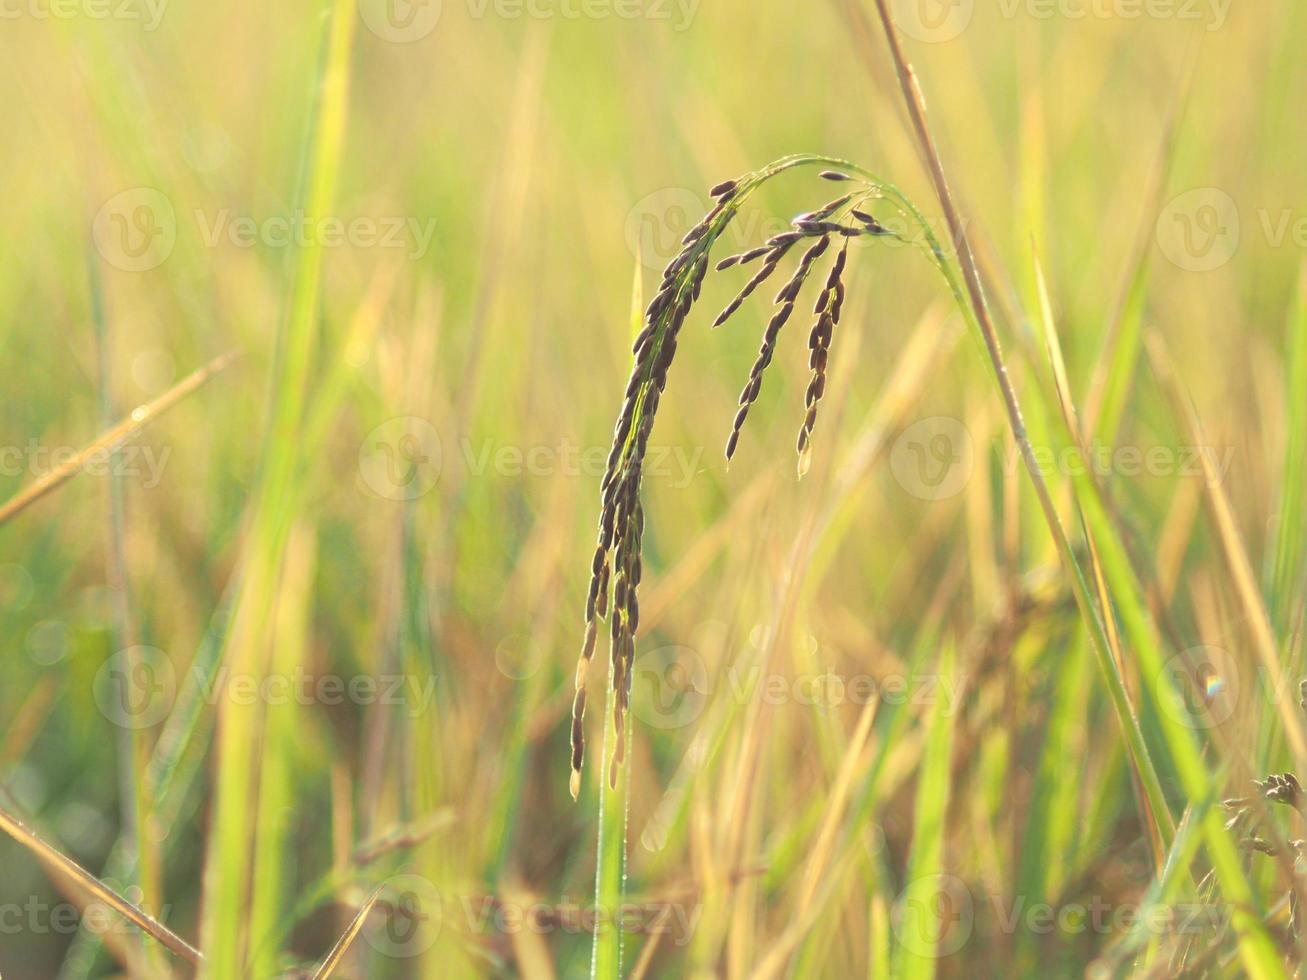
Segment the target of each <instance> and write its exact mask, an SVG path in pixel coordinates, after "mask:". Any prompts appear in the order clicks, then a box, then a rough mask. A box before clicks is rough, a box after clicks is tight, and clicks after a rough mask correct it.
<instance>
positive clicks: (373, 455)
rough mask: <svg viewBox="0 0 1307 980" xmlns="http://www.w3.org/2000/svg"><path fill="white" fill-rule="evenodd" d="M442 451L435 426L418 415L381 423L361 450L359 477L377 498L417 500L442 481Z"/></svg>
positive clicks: (400, 417) (366, 438)
mask: <svg viewBox="0 0 1307 980" xmlns="http://www.w3.org/2000/svg"><path fill="white" fill-rule="evenodd" d="M441 465H442V451H441V445H440V434H439V433H437V432H436V429H435V426H433V425H432V424H431V423H430V422H428V421H427V420H426V419H424V418H419V417H417V416H415V415H402V416H399V417H398V418H393V419H390V420H389V421H386V422H383V423H381V425H379V426H377V427H376V428H375V429H373V430H372V431H371V432H369V433H368V434H367V436H366V437H365V438H364V439H363V443H362V445H360V446H359V461H358V466H359V477H360V479H362V481H363V485H364V486H365V487H366V488H367V489H368V490H369V491H370V492H371V493H372V494H374V495H375V496H377V497H382V498H384V499H386V500H415V499H417V498H418V497H421V496H422V495H423V494H426V493H428V492H429V491H430V490H431V488H432V487H434V486H435V485H436V482H437V481H438V480H439V479H440V471H441Z"/></svg>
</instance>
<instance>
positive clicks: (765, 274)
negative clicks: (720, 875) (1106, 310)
mask: <svg viewBox="0 0 1307 980" xmlns="http://www.w3.org/2000/svg"><path fill="white" fill-rule="evenodd" d="M810 166H820V167H826V168H834V169H825V170H823V171H822V172H821V174H820V176H821V177H822V178H824V179H826V180H830V181H835V182H839V183H846V184H850V185H852V188H853V189H852V191H851V192H849V193H846V194H845V195H844V196H843V197H840V198H839V199H837V200H835V201H832V202H830V203H828V204H826V205H824V206H822V207H820V208H818V209H817V210H815V211H811V212H808V213H806V214H802V215H799V216H798V217H796V218H795V219H793V221H792V222H791V230H789V231H786V232H783V233H781V234H779V235H775V236H773V237H772V238H770V239H768V240H767V241H766V242H765V243H764V244H763V245H761V246H759V247H757V248H753V249H750V250H749V251H747V252H744V253H741V254H739V255H732V256H728V257H726V258H725V259H723V260H721V261H720V262H719V263H718V265H717V269H718V270H719V271H725V270H727V269H730V268H732V267H734V266H737V265H739V266H744V265H749V264H751V263H753V262H755V261H757V260H762V265H761V267H760V269H759V270H758V272H757V273H755V274H754V275H753V277H752V278H750V279H749V280H748V281H747V282H746V283H745V285H744V287H743V288H742V289H741V290H740V293H739V294H738V295H737V296H736V297H735V299H733V300H732V301H731V302H730V304H728V305H727V307H726V308H725V309H724V310H723V311H722V312H721V313H720V314H719V315H718V316H717V318H716V320H715V321H714V323H713V326H714V327H718V326H721V325H722V324H723V323H725V322H726V321H727V320H728V319H729V318H730V317H731V316H732V315H733V314H734V313H735V312H736V311H737V310H738V309H739V308H740V307H741V305H742V304H743V302H744V300H745V299H746V298H747V297H748V296H749V295H751V294H752V293H753V292H754V291H755V290H756V289H757V288H758V287H759V286H761V285H762V284H763V283H764V282H766V281H767V280H768V279H769V278H770V277H771V276H772V274H773V273H774V272H775V271H776V269H777V268H778V267H779V265H780V264H781V262H782V261H783V260H784V259H785V257H786V256H787V255H788V254H789V253H790V252H791V250H792V249H794V247H795V246H796V245H799V244H800V243H805V244H806V246H807V247H806V249H805V251H804V253H803V255H802V257H801V258H800V259H799V262H798V264H797V268H796V269H795V271H794V273H793V275H792V276H791V277H790V279H789V280H788V281H787V282H786V284H785V285H784V286H782V287H781V289H780V291H779V292H778V293H777V294H776V297H775V299H774V301H773V304H774V306H775V312H774V313H773V315H772V317H771V320H770V321H769V323H768V325H767V328H766V330H765V332H764V334H763V339H762V344H761V346H760V348H759V352H758V358H757V360H756V361H755V362H754V366H753V369H752V371H751V372H750V374H749V379H748V381H747V382H746V384H745V386H744V390H743V392H742V393H741V395H740V408H739V411H738V412H737V413H736V416H735V419H734V421H733V423H732V426H731V431H730V435H729V436H728V438H727V442H726V458H727V459H728V460H729V459H730V458H731V457H732V456H733V455H734V454H735V451H736V449H737V447H738V444H739V435H740V430H741V427H742V426H743V425H744V421H745V419H746V418H747V416H748V412H749V408H750V406H751V405H752V404H753V402H754V401H755V400H756V399H757V397H758V394H759V392H760V391H761V388H762V379H763V374H764V372H765V371H766V369H767V367H768V365H769V364H770V363H771V360H772V357H773V354H774V352H775V347H776V341H777V338H778V336H779V334H780V331H781V329H782V327H784V326H785V324H786V323H787V322H788V320H789V319H790V316H791V315H792V313H793V311H794V306H795V303H796V301H797V299H798V296H799V293H800V291H801V290H802V288H803V286H804V284H805V283H806V281H807V279H808V277H809V274H810V273H811V271H812V269H813V267H814V265H815V264H816V262H817V260H818V259H820V258H821V257H822V255H823V254H824V253H825V252H826V251H827V250H828V248H829V246H830V244H831V241H832V239H833V238H837V237H838V238H842V239H844V244H843V246H842V247H841V248H840V250H839V251H838V252H837V253H836V257H835V258H834V260H833V262H832V265H831V268H830V272H829V274H828V276H827V278H826V281H825V285H824V287H823V288H822V290H821V293H820V294H819V296H818V298H817V302H816V304H815V306H814V315H815V316H816V317H817V321H816V324H815V326H814V327H813V329H812V332H811V334H810V337H809V348H810V350H811V354H810V357H809V366H810V368H811V369H812V371H813V377H812V381H811V383H810V384H809V386H808V389H807V393H806V396H805V410H806V414H805V417H804V421H803V426H802V429H801V431H800V436H799V445H798V450H799V473H800V475H802V474H803V473H804V472H805V471H806V469H807V465H808V459H809V455H810V452H811V437H812V429H813V426H814V424H815V422H816V417H817V405H818V403H819V402H820V400H821V396H822V394H823V392H824V390H825V378H826V363H827V359H828V357H829V351H830V345H831V339H832V336H833V332H834V327H835V324H836V323H837V322H838V320H839V316H840V312H841V308H842V306H843V301H844V280H843V277H844V275H845V271H846V263H847V257H848V241H849V239H852V238H859V237H870V238H877V237H882V236H885V237H892V238H895V239H897V240H899V241H909V242H911V243H913V244H916V245H918V246H919V247H921V248H922V249H923V251H925V253H926V254H927V256H928V257H929V258H930V260H931V261H932V262H933V263H934V264H935V265H936V266H937V267H938V268H939V270H940V271H941V273H943V275H944V276H945V278H946V280H948V282H949V284H950V287H951V289H952V290H953V293H954V295H955V296H956V297H959V298H960V297H961V290H960V287H959V286H958V284H957V280H956V277H955V276H954V273H953V271H952V269H951V268H950V267H949V264H948V262H947V260H946V259H945V257H944V252H943V250H942V249H941V248H940V246H939V243H938V241H937V240H936V239H935V237H934V235H933V233H932V232H931V230H930V227H929V225H928V224H927V223H926V221H925V219H924V218H923V217H922V215H921V214H920V212H919V211H917V209H916V208H915V207H914V206H913V205H912V203H911V202H910V201H909V200H908V199H907V198H906V197H905V196H904V195H903V194H902V192H901V191H899V190H898V188H896V187H895V186H894V185H893V184H890V183H888V182H886V181H884V180H881V179H880V178H879V177H877V176H875V175H874V174H872V173H870V172H869V171H866V170H864V169H863V168H861V167H859V166H857V165H856V164H852V163H849V162H848V161H845V160H839V159H836V158H833V157H825V156H818V155H814V154H802V155H796V156H790V157H784V158H782V159H780V160H777V161H776V162H775V163H772V164H770V165H768V166H766V167H764V168H762V169H761V170H757V171H753V172H752V173H748V174H745V175H743V176H742V177H740V178H738V179H736V180H728V181H725V182H723V183H721V184H718V185H717V186H716V187H714V188H712V190H711V192H710V193H711V195H712V197H713V198H714V199H715V200H716V204H715V205H714V206H713V208H712V209H711V210H710V211H709V212H708V214H707V215H705V216H704V218H703V220H702V221H700V222H699V223H698V224H697V225H695V226H694V227H693V228H692V229H690V231H689V232H688V233H687V234H686V235H685V237H684V239H683V241H682V249H681V251H680V252H679V254H677V256H676V257H675V258H673V259H672V261H671V262H670V263H669V264H668V266H667V268H666V269H665V270H664V271H663V275H662V282H661V284H660V285H659V288H658V291H657V293H656V294H655V296H654V298H653V300H652V302H650V303H649V306H648V308H647V309H646V310H645V314H644V320H643V322H644V326H643V328H642V329H641V330H640V332H639V334H638V335H637V336H636V339H635V343H634V345H633V348H632V353H633V354H634V358H635V360H634V366H633V368H632V371H631V377H630V380H629V381H628V383H627V386H626V393H625V396H624V398H623V402H622V409H621V412H620V414H619V415H618V418H617V424H616V427H615V429H614V432H613V445H612V449H611V451H610V453H609V456H608V462H607V467H606V469H605V473H604V477H603V481H602V483H601V485H600V501H601V508H600V517H599V534H598V543H597V545H596V547H595V552H594V558H593V560H592V562H591V579H590V590H589V594H588V596H587V598H586V612H585V639H584V642H583V644H582V649H581V655H580V658H579V659H578V661H577V667H576V680H575V695H574V700H573V705H572V737H571V745H572V757H571V779H570V789H571V793H572V797H573V798H574V799H575V798H576V797H577V796H578V794H579V793H580V790H581V769H582V764H583V762H584V756H585V724H584V719H585V708H586V687H585V681H586V674H587V668H588V666H589V664H590V661H591V660H592V659H593V657H594V652H595V648H596V646H597V644H598V636H599V624H600V622H601V621H603V620H608V621H609V624H610V629H609V633H610V644H609V649H610V657H611V674H612V690H613V692H614V699H613V701H614V704H613V711H612V721H613V731H614V733H615V735H616V737H615V738H614V740H613V750H612V754H611V758H610V759H609V760H608V766H609V770H608V785H609V786H610V787H612V786H615V785H616V782H617V774H618V769H619V768H620V766H621V765H622V762H623V759H624V757H625V746H626V740H625V737H624V734H625V729H626V716H627V712H628V708H629V701H630V690H631V665H632V663H633V662H634V659H635V636H636V633H637V631H638V629H639V625H640V604H639V599H638V595H637V593H638V588H639V584H640V577H641V574H642V564H641V553H640V541H641V537H642V536H643V533H644V520H645V515H644V507H643V505H642V503H641V499H640V482H641V477H642V466H643V462H644V457H645V452H646V450H647V448H648V444H649V433H650V432H651V431H652V429H653V424H654V418H655V416H656V415H657V412H658V404H659V401H660V399H661V398H662V394H663V391H664V389H665V388H666V385H667V374H668V369H669V368H670V367H671V364H672V360H673V358H674V357H675V355H676V347H677V342H678V338H679V336H680V332H681V329H682V327H683V326H684V325H685V322H686V320H687V318H688V317H689V314H690V312H691V310H692V309H693V307H694V304H695V302H696V301H697V300H698V299H699V295H700V292H701V290H702V287H703V282H704V279H705V277H706V275H707V272H708V264H709V261H710V258H711V254H712V249H713V246H714V245H715V244H716V243H717V241H718V240H719V239H720V238H721V236H722V234H723V233H724V232H725V231H726V229H727V227H728V226H729V225H730V223H731V221H732V219H734V218H735V216H736V215H737V214H738V213H739V210H740V208H741V206H742V205H743V204H744V202H745V201H746V200H748V198H749V197H750V196H751V195H752V194H753V193H754V192H755V191H756V190H757V189H758V188H759V187H761V186H762V185H763V184H765V183H766V182H767V181H769V180H771V179H772V178H774V177H777V176H778V175H780V174H782V173H784V172H786V171H788V170H793V169H796V168H800V167H810ZM878 205H879V206H884V207H888V208H891V209H893V210H894V212H895V213H896V215H897V217H898V218H900V219H904V220H905V221H906V225H907V226H908V227H910V228H912V229H913V232H914V233H913V235H912V237H910V238H907V239H905V238H904V237H902V236H900V235H897V234H895V233H894V232H891V231H889V230H888V229H887V228H886V227H885V225H884V223H883V222H881V221H878V220H877V219H876V218H875V217H873V216H872V214H871V213H870V212H869V210H868V209H870V208H873V207H876V206H878ZM918 232H919V237H918V235H917V233H918Z"/></svg>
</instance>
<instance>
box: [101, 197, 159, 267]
mask: <svg viewBox="0 0 1307 980" xmlns="http://www.w3.org/2000/svg"><path fill="white" fill-rule="evenodd" d="M91 237H92V239H93V240H94V241H95V248H96V251H98V252H99V253H100V257H101V258H103V259H104V260H105V261H106V262H108V263H109V264H110V265H111V266H113V267H114V268H117V269H122V270H123V271H124V272H148V271H149V270H150V269H155V268H158V267H159V266H160V265H162V264H163V263H164V261H166V260H167V258H168V256H170V255H172V250H173V248H174V246H175V245H176V244H177V214H176V212H175V211H174V210H173V207H172V201H170V200H168V196H167V195H166V194H164V193H163V192H162V191H159V190H155V189H154V188H153V187H133V188H132V189H130V190H125V191H122V192H121V193H118V194H115V195H114V196H113V197H111V198H109V200H107V201H105V202H104V205H103V206H102V207H101V208H100V210H99V211H97V212H96V214H95V218H94V220H93V221H92V222H91Z"/></svg>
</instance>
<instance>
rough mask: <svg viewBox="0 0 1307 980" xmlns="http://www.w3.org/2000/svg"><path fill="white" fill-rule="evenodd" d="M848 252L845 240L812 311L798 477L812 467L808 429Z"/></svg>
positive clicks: (821, 390)
mask: <svg viewBox="0 0 1307 980" xmlns="http://www.w3.org/2000/svg"><path fill="white" fill-rule="evenodd" d="M848 248H849V245H848V241H847V239H846V240H845V243H844V247H843V248H842V249H840V251H839V254H838V255H836V257H835V261H834V262H832V263H831V271H830V274H829V275H828V276H827V278H826V285H825V287H824V288H823V289H822V291H821V295H820V296H819V297H818V298H817V306H816V309H815V310H814V312H815V313H816V315H817V322H816V323H814V324H813V327H812V332H811V333H810V334H809V335H808V348H809V349H810V350H811V351H812V353H811V354H810V355H809V357H808V364H809V366H810V367H811V368H812V380H811V381H809V383H808V389H807V391H806V392H805V393H804V399H803V400H804V406H805V408H806V409H807V413H806V414H805V415H804V418H803V425H802V427H801V428H800V429H799V438H798V442H797V443H796V448H797V450H798V453H799V476H800V477H802V476H803V475H804V474H806V473H807V472H808V467H809V466H810V465H811V463H812V429H813V426H815V425H816V424H817V406H818V405H819V404H820V403H821V399H822V396H824V395H825V394H826V363H827V359H828V356H829V353H830V345H831V338H832V337H833V335H834V333H835V324H836V323H838V322H839V318H840V308H841V306H842V305H843V299H844V292H843V290H844V283H843V279H842V276H843V274H844V265H845V262H846V261H847V258H848Z"/></svg>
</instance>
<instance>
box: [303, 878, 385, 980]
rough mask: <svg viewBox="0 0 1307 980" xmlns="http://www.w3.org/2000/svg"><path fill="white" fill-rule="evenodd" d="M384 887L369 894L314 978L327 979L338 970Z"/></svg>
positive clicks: (314, 974)
mask: <svg viewBox="0 0 1307 980" xmlns="http://www.w3.org/2000/svg"><path fill="white" fill-rule="evenodd" d="M383 888H384V886H382V887H379V888H377V889H376V890H374V891H373V892H372V894H371V895H369V896H368V900H367V901H366V902H364V903H363V905H362V906H361V907H360V908H359V910H358V912H356V913H355V915H354V918H353V919H352V920H350V924H349V928H347V929H346V930H345V931H344V932H343V933H342V934H341V937H340V938H339V939H337V940H336V945H335V946H332V947H331V952H330V953H328V954H327V956H326V959H324V960H323V961H322V962H321V963H320V964H318V968H317V969H316V970H315V971H313V980H326V978H327V977H329V976H331V975H332V974H333V973H335V972H336V967H338V966H340V964H341V961H342V960H343V959H344V958H345V954H346V953H348V952H349V948H350V946H352V945H353V944H354V940H355V939H357V938H358V934H359V932H360V931H361V930H362V929H363V923H365V922H367V921H368V913H370V912H371V911H372V907H373V906H374V905H376V904H377V899H379V898H380V897H381V892H382V890H383Z"/></svg>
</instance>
